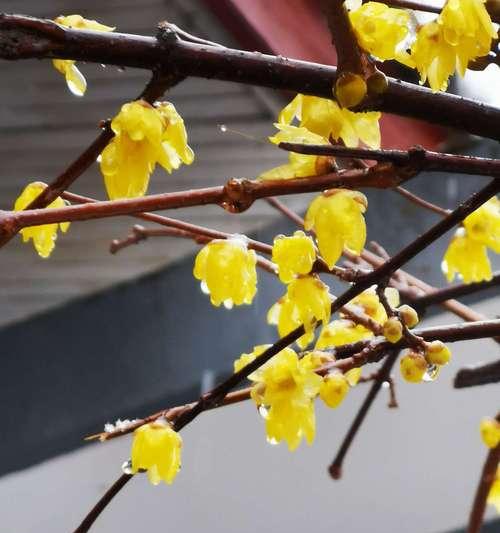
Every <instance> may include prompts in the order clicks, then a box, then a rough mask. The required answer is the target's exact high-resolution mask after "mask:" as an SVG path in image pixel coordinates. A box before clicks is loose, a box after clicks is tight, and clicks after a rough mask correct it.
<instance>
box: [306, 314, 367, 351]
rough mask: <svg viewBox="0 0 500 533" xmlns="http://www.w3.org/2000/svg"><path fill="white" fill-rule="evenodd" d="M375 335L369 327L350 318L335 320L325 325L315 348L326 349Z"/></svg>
mask: <svg viewBox="0 0 500 533" xmlns="http://www.w3.org/2000/svg"><path fill="white" fill-rule="evenodd" d="M370 337H373V333H372V332H371V331H369V330H368V329H366V328H364V327H363V326H360V325H358V324H355V323H354V322H351V321H350V320H334V321H333V322H330V324H328V325H327V326H325V327H323V329H322V330H321V334H320V336H319V337H318V340H317V342H316V346H315V348H316V349H317V350H326V349H328V348H335V347H336V346H342V345H344V344H351V343H352V342H358V341H361V340H363V339H369V338H370Z"/></svg>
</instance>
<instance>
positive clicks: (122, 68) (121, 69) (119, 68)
mask: <svg viewBox="0 0 500 533" xmlns="http://www.w3.org/2000/svg"><path fill="white" fill-rule="evenodd" d="M116 70H117V71H118V72H125V67H118V68H117V69H116Z"/></svg>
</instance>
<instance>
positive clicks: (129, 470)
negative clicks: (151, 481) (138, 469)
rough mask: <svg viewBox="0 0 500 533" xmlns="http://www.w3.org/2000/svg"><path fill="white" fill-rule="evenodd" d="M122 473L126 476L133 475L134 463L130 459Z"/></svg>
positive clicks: (124, 465)
mask: <svg viewBox="0 0 500 533" xmlns="http://www.w3.org/2000/svg"><path fill="white" fill-rule="evenodd" d="M122 472H123V473H124V474H129V475H131V474H132V461H131V460H130V459H128V460H127V461H125V462H124V463H123V464H122Z"/></svg>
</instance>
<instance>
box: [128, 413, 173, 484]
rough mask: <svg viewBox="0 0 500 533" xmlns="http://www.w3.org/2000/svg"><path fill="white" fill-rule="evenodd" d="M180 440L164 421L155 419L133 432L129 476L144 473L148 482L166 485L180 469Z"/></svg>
mask: <svg viewBox="0 0 500 533" xmlns="http://www.w3.org/2000/svg"><path fill="white" fill-rule="evenodd" d="M181 450H182V438H181V436H180V435H179V434H178V433H176V432H175V431H174V430H173V429H172V428H171V427H170V425H169V424H168V422H167V421H166V420H162V419H158V420H156V421H155V422H151V423H150V424H145V425H144V426H140V427H139V428H137V429H136V430H135V431H134V440H133V442H132V452H131V461H132V473H133V474H136V473H137V472H138V471H139V470H147V472H148V478H149V481H150V482H151V483H152V484H153V485H158V484H159V483H160V481H162V480H163V481H164V482H165V483H167V484H168V485H170V484H171V483H172V482H173V480H174V479H175V476H176V475H177V473H178V472H179V470H180V467H181Z"/></svg>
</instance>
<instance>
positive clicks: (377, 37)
mask: <svg viewBox="0 0 500 533" xmlns="http://www.w3.org/2000/svg"><path fill="white" fill-rule="evenodd" d="M349 19H350V20H351V24H352V27H353V28H354V31H355V33H356V37H357V39H358V43H359V45H360V46H361V48H363V49H364V50H366V51H367V52H369V53H370V54H372V55H373V56H375V57H377V58H378V59H382V60H387V59H398V58H399V57H400V55H401V54H402V53H404V40H405V39H406V37H407V36H408V33H409V28H410V14H409V12H408V11H406V10H404V9H394V8H392V7H388V6H386V5H385V4H382V3H381V2H366V3H363V5H362V6H361V7H359V8H358V9H355V10H354V11H351V12H350V13H349Z"/></svg>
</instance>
